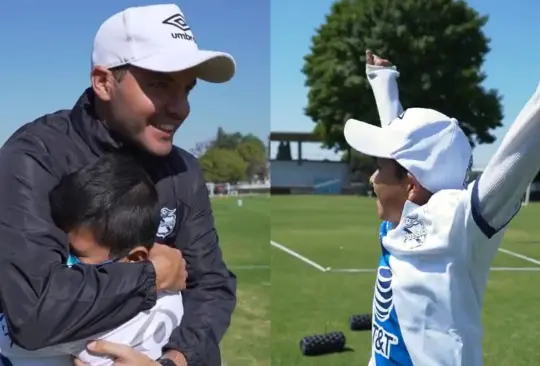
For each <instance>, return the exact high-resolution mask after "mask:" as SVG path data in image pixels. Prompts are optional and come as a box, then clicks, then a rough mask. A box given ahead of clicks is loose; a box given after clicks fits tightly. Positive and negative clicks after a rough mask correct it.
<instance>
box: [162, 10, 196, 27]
mask: <svg viewBox="0 0 540 366" xmlns="http://www.w3.org/2000/svg"><path fill="white" fill-rule="evenodd" d="M163 24H168V25H172V26H173V27H176V28H178V29H180V30H181V31H184V32H187V31H188V30H190V29H191V28H190V27H189V25H188V24H187V22H186V19H185V18H184V16H183V15H182V14H179V13H178V14H174V15H173V16H170V17H168V18H167V19H165V20H164V21H163Z"/></svg>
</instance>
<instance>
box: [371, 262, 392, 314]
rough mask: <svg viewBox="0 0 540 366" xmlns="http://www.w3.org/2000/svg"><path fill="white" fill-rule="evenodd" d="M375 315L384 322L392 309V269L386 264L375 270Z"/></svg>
mask: <svg viewBox="0 0 540 366" xmlns="http://www.w3.org/2000/svg"><path fill="white" fill-rule="evenodd" d="M374 307H375V316H376V317H377V320H379V321H381V322H384V321H385V320H386V319H388V318H389V317H390V312H391V311H392V307H393V302H392V270H391V269H390V267H387V266H380V267H379V269H378V271H377V284H376V288H375V299H374Z"/></svg>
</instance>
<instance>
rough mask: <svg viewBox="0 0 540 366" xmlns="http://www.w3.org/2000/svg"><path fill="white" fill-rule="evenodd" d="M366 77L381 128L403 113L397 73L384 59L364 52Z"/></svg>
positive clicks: (369, 52)
mask: <svg viewBox="0 0 540 366" xmlns="http://www.w3.org/2000/svg"><path fill="white" fill-rule="evenodd" d="M366 75H367V78H368V81H369V84H370V85H371V89H372V90H373V95H374V96H375V102H376V103H377V110H378V112H379V118H380V120H381V126H383V127H384V126H387V125H388V124H389V123H390V122H391V121H392V120H394V119H395V118H396V117H398V116H399V115H400V114H401V113H402V112H403V107H402V106H401V103H400V102H399V90H398V85H397V78H398V77H399V72H398V71H397V70H396V67H395V66H392V64H391V63H390V62H389V61H388V60H385V59H381V58H379V57H378V56H376V55H374V54H372V53H371V51H367V52H366Z"/></svg>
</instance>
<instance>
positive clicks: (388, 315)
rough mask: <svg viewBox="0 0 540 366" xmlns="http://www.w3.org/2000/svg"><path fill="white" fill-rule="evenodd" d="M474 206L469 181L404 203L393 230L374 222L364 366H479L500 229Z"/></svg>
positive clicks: (388, 226)
mask: <svg viewBox="0 0 540 366" xmlns="http://www.w3.org/2000/svg"><path fill="white" fill-rule="evenodd" d="M476 202H477V187H476V183H472V184H470V185H469V187H468V189H464V190H443V191H440V192H438V193H436V194H434V195H433V196H432V197H431V199H430V200H429V202H428V203H427V204H425V205H423V206H418V205H415V204H414V203H412V202H407V203H406V205H405V207H404V210H403V214H402V217H401V221H400V222H399V224H398V226H397V227H396V228H394V229H392V228H391V225H390V224H389V223H387V222H383V223H382V225H381V230H380V234H379V236H380V241H381V247H382V256H381V259H380V262H379V267H378V271H377V281H376V285H375V296H374V299H373V334H372V335H373V338H372V358H371V361H370V366H374V365H377V366H385V365H400V366H409V365H410V366H412V365H414V366H421V365H425V366H434V365H437V366H477V365H482V357H483V355H482V338H483V337H482V302H483V298H484V292H485V289H486V284H487V280H488V275H489V269H490V264H491V262H492V260H493V257H494V256H495V254H496V251H497V248H498V247H499V244H500V242H501V239H502V235H503V231H504V230H501V231H498V232H497V233H495V232H493V231H492V229H491V228H490V226H489V225H488V224H487V223H486V222H485V221H484V220H483V218H482V216H481V215H480V212H479V210H478V207H477V203H476ZM517 209H518V207H516V211H517ZM516 211H515V212H516Z"/></svg>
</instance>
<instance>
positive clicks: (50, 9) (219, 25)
mask: <svg viewBox="0 0 540 366" xmlns="http://www.w3.org/2000/svg"><path fill="white" fill-rule="evenodd" d="M162 2H163V1H128V0H114V1H108V0H92V1H70V0H47V1H39V0H16V1H0V14H2V22H0V39H1V43H2V48H1V49H0V54H1V55H2V56H1V57H0V116H1V117H0V120H1V123H0V143H1V142H3V141H4V140H5V139H6V138H7V137H8V136H9V135H10V134H11V133H12V132H13V131H14V130H15V129H16V128H18V127H19V126H20V125H22V124H23V123H25V122H28V121H32V120H34V119H35V118H36V117H39V116H40V115H42V114H45V113H50V112H53V111H55V110H58V109H64V108H68V109H69V108H71V107H72V106H73V103H74V102H75V101H76V100H77V98H78V97H79V96H80V94H81V93H82V91H83V90H84V89H85V88H86V87H87V86H88V85H89V67H90V55H91V47H92V42H93V38H94V35H95V32H96V31H97V29H98V27H99V25H100V24H101V23H102V22H103V21H104V20H105V19H106V18H107V17H109V16H111V15H112V14H114V13H116V12H118V11H121V10H122V9H124V8H127V7H130V6H139V5H150V4H156V3H162ZM177 4H178V5H179V6H180V7H181V8H182V10H183V12H184V14H185V15H186V18H187V21H188V23H189V24H190V26H191V28H192V30H193V33H194V35H195V36H196V37H197V42H198V44H199V47H201V48H206V49H215V50H219V51H226V52H229V53H231V54H232V55H233V56H234V57H235V59H236V62H237V66H238V72H237V75H236V76H235V78H234V79H233V81H231V82H230V83H228V84H221V85H215V84H208V83H204V82H201V83H199V84H198V86H197V88H196V90H195V91H194V92H193V94H192V98H191V103H192V112H191V115H190V117H189V119H188V120H187V121H186V122H185V123H184V124H183V125H182V128H181V129H180V130H179V131H178V133H177V138H176V141H175V142H176V143H177V144H178V145H180V146H183V147H185V148H191V147H193V146H194V145H195V144H196V143H197V142H199V141H205V140H208V139H211V138H212V137H213V136H214V135H215V133H216V130H217V128H218V126H222V127H223V128H225V130H227V131H241V132H244V133H247V132H251V133H254V134H256V135H257V136H259V137H260V138H264V140H265V141H266V139H267V137H268V134H269V130H270V9H269V5H268V4H269V2H268V1H266V0H263V1H252V0H234V6H231V1H228V0H184V1H180V2H177ZM265 4H266V6H265Z"/></svg>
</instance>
